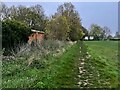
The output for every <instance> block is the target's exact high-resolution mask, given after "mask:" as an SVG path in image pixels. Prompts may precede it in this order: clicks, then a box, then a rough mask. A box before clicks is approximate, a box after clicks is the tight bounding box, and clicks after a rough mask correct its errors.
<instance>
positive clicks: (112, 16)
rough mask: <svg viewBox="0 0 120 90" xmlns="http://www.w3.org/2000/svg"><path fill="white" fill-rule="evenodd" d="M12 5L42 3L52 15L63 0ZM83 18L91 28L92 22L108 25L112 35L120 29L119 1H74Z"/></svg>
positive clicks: (47, 13)
mask: <svg viewBox="0 0 120 90" xmlns="http://www.w3.org/2000/svg"><path fill="white" fill-rule="evenodd" d="M5 4H6V5H7V6H11V5H16V6H18V5H25V6H31V5H36V4H40V5H42V7H43V8H44V11H45V14H46V15H47V16H50V15H52V14H54V13H55V12H56V11H57V7H58V6H59V5H61V4H63V2H24V3H22V2H9V3H7V2H6V3H5ZM72 4H73V5H74V6H75V8H76V10H77V11H78V12H79V14H80V17H81V19H82V25H83V26H84V27H85V28H87V29H89V28H90V25H91V24H93V23H94V24H98V25H100V26H101V27H103V26H108V27H109V28H110V29H111V32H112V35H114V34H115V32H116V31H118V3H117V2H72Z"/></svg>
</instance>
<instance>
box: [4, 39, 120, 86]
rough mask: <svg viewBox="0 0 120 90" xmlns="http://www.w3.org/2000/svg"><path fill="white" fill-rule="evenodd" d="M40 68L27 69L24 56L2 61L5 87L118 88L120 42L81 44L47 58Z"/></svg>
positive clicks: (87, 42) (86, 42) (89, 42)
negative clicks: (119, 45)
mask: <svg viewBox="0 0 120 90" xmlns="http://www.w3.org/2000/svg"><path fill="white" fill-rule="evenodd" d="M87 56H90V57H87ZM83 60H84V64H83V66H82V64H81V63H83ZM38 67H39V68H37V67H29V66H27V65H26V59H25V58H24V57H21V58H18V59H17V60H13V61H3V67H2V70H3V72H2V87H3V88H18V87H24V88H25V87H40V88H44V87H48V88H58V87H59V88H60V87H64V88H81V87H83V88H85V87H89V88H94V87H98V88H108V87H112V88H113V87H117V86H118V84H119V83H120V81H119V80H118V72H119V69H118V42H117V41H85V42H81V41H80V42H78V43H77V44H75V45H73V46H72V47H69V48H68V49H67V50H66V52H64V53H63V54H62V55H61V56H59V57H53V56H52V55H51V56H48V57H46V58H45V60H44V64H43V66H41V67H40V66H39V65H38ZM79 67H82V68H84V71H85V72H84V73H79V72H80V70H79ZM78 75H79V77H78ZM86 81H87V83H86ZM78 82H80V84H79V85H78Z"/></svg>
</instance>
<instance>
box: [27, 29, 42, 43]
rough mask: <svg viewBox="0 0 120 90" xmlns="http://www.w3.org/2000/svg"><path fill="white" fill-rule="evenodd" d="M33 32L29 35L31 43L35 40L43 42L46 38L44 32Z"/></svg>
mask: <svg viewBox="0 0 120 90" xmlns="http://www.w3.org/2000/svg"><path fill="white" fill-rule="evenodd" d="M31 31H32V32H33V33H32V34H31V35H30V36H29V37H28V38H29V40H28V43H29V44H31V43H32V42H33V41H35V42H39V43H41V42H42V41H43V40H44V32H43V31H37V30H33V29H32V30H31Z"/></svg>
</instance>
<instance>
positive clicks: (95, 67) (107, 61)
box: [78, 41, 120, 88]
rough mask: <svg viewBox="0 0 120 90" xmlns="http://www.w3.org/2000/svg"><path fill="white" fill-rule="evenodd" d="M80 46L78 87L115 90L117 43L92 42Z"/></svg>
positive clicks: (116, 82)
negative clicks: (110, 89)
mask: <svg viewBox="0 0 120 90" xmlns="http://www.w3.org/2000/svg"><path fill="white" fill-rule="evenodd" d="M81 46H82V47H81V51H80V52H81V54H80V59H79V60H80V66H79V70H80V74H79V75H78V77H79V82H78V84H79V87H83V88H117V87H118V84H119V83H120V82H119V81H118V72H119V70H118V66H117V65H118V61H117V60H118V57H117V56H118V43H117V42H110V41H108V42H105V41H93V42H84V43H82V45H81Z"/></svg>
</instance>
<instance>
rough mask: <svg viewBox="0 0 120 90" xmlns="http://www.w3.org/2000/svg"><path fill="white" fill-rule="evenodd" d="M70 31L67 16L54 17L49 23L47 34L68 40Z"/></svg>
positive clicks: (49, 36)
mask: <svg viewBox="0 0 120 90" xmlns="http://www.w3.org/2000/svg"><path fill="white" fill-rule="evenodd" d="M69 32H70V28H69V25H68V23H67V20H66V17H64V16H60V17H56V18H53V19H52V20H50V21H49V22H48V23H47V26H46V34H47V38H49V39H53V38H55V39H58V40H66V39H67V38H68V34H69Z"/></svg>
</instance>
